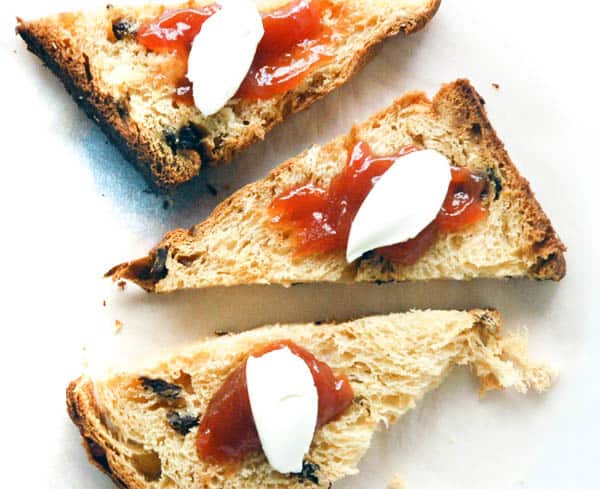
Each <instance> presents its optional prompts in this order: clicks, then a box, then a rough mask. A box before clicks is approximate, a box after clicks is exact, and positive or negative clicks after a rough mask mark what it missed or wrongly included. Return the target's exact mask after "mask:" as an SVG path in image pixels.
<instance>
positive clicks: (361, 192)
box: [269, 142, 488, 265]
mask: <svg viewBox="0 0 600 489" xmlns="http://www.w3.org/2000/svg"><path fill="white" fill-rule="evenodd" d="M414 151H418V148H417V147H415V146H406V147H404V148H402V149H401V150H400V151H399V152H398V153H397V154H395V155H391V156H377V155H375V154H373V152H372V150H371V148H370V147H369V145H368V144H367V143H365V142H358V143H356V144H355V145H354V147H353V148H352V149H351V150H350V152H349V155H348V162H347V165H346V168H345V169H344V171H343V172H342V173H341V174H340V175H338V176H336V177H335V178H333V180H332V181H331V183H330V185H329V187H328V188H326V189H325V188H321V187H317V186H315V185H313V184H311V183H309V184H306V185H300V186H297V187H294V188H292V189H290V190H288V191H286V192H284V193H283V194H281V195H280V196H278V197H277V198H276V199H275V200H274V201H273V202H272V203H271V206H270V208H269V211H270V213H271V215H272V216H273V219H272V223H273V225H274V226H277V227H279V228H281V229H283V230H285V231H288V232H290V233H291V235H292V237H293V239H294V241H295V245H296V254H297V255H299V256H302V255H309V254H314V253H328V252H337V251H341V250H345V249H346V246H347V243H348V236H349V234H350V227H351V225H352V221H353V220H354V217H355V216H356V213H357V212H358V209H359V208H360V206H361V204H362V203H363V201H364V200H365V198H366V197H367V195H368V194H369V192H370V191H371V189H372V188H373V185H374V184H375V183H376V182H377V179H378V178H379V177H380V176H381V175H383V174H384V173H385V172H386V171H387V170H388V169H389V168H390V166H391V165H392V164H393V163H394V161H396V160H397V159H398V158H401V157H402V156H405V155H407V154H409V153H412V152H414ZM451 170H452V181H451V183H450V187H449V189H448V194H447V196H446V200H445V201H444V204H443V206H442V209H441V210H440V213H439V214H438V216H437V217H436V219H435V220H434V221H433V222H432V223H431V224H430V225H429V226H428V227H426V228H425V229H424V230H423V231H422V232H421V233H420V234H419V235H418V236H416V237H415V238H413V239H411V240H409V241H407V242H405V243H401V244H397V245H393V246H388V247H385V248H380V249H378V250H377V252H378V253H379V254H380V255H382V256H383V257H384V258H387V259H389V260H390V261H392V262H394V263H397V264H400V265H411V264H414V263H415V262H416V261H417V260H419V258H421V257H422V256H423V255H424V254H425V253H426V252H427V250H428V249H429V248H430V247H431V246H432V245H433V244H434V243H435V242H436V240H437V238H438V236H439V234H440V233H444V232H446V233H447V232H453V231H458V230H461V229H463V228H465V227H467V226H469V225H471V224H474V223H476V222H477V221H479V220H480V219H483V217H484V216H485V215H486V214H487V210H486V208H485V207H484V205H483V203H482V201H481V195H482V193H483V192H484V191H485V189H486V188H487V184H488V182H487V179H486V178H485V177H483V176H481V175H477V174H475V173H472V172H471V171H469V170H468V169H465V168H459V167H452V168H451ZM415 184H417V185H419V184H421V182H415ZM424 184H426V182H424Z"/></svg>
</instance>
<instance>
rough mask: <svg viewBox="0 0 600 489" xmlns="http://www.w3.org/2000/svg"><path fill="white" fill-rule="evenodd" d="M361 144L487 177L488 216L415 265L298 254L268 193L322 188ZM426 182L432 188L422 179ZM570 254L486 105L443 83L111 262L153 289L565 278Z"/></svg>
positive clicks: (465, 89) (118, 273) (443, 240)
mask: <svg viewBox="0 0 600 489" xmlns="http://www.w3.org/2000/svg"><path fill="white" fill-rule="evenodd" d="M357 139H360V140H365V141H366V142H368V143H369V144H370V145H371V146H372V147H373V148H374V150H375V151H376V152H377V153H378V154H393V153H394V152H396V151H398V150H399V149H400V148H401V147H403V146H405V145H407V144H418V145H420V146H422V147H425V148H431V149H435V150H437V151H440V152H441V153H443V154H444V155H446V156H447V157H448V158H449V159H450V161H451V162H452V164H454V165H458V166H461V167H467V168H469V169H472V170H473V171H477V172H487V173H488V174H489V175H490V176H491V180H490V182H491V185H493V187H494V188H492V189H491V190H490V193H489V194H490V198H489V199H488V200H489V202H488V209H489V211H488V216H487V217H486V218H485V219H484V220H483V221H481V222H479V223H477V224H475V225H473V226H470V227H468V228H466V229H465V230H463V231H459V232H454V233H450V234H447V235H444V236H441V237H440V238H439V239H438V241H437V243H436V244H435V245H434V246H433V247H432V248H431V249H430V250H429V251H428V252H427V253H426V254H425V255H424V256H423V257H422V258H421V259H420V260H419V261H418V262H417V263H416V264H414V265H410V266H400V265H395V264H393V263H391V262H388V261H386V260H384V259H383V258H381V257H379V256H378V255H376V254H371V255H368V254H367V255H366V256H364V257H363V258H362V259H360V260H359V261H358V262H355V263H353V264H351V265H348V264H347V263H346V260H345V256H344V252H339V253H328V254H321V255H311V256H302V257H299V256H296V255H295V254H294V244H293V241H292V239H291V238H290V237H289V236H288V235H286V234H285V233H284V232H283V231H281V230H278V229H275V228H274V227H273V226H271V225H269V221H270V219H271V217H270V215H269V213H268V212H267V210H268V207H269V205H270V203H271V202H272V200H273V198H274V197H275V196H277V195H279V194H280V193H282V192H283V191H284V190H286V189H288V188H290V187H292V186H294V185H297V184H300V183H304V182H312V183H315V184H318V185H323V184H326V183H327V182H329V181H330V180H331V179H332V178H333V177H334V176H335V175H336V174H338V173H339V172H340V171H341V170H342V169H343V168H344V165H345V164H346V158H347V147H348V146H349V145H350V144H352V141H354V140H357ZM422 184H423V185H427V182H422ZM564 251H565V247H564V245H563V244H562V242H561V241H560V239H559V237H558V236H557V234H556V233H555V231H554V229H553V227H552V225H551V223H550V221H549V219H548V218H547V217H546V215H545V214H544V212H543V211H542V209H541V207H540V205H539V204H538V202H537V201H536V199H535V197H534V195H533V193H532V191H531V189H530V187H529V184H528V182H527V181H526V180H525V179H524V178H523V177H522V176H521V175H520V174H519V172H518V170H517V169H516V167H515V166H514V165H513V163H512V162H511V160H510V158H509V156H508V154H507V153H506V151H505V149H504V146H503V144H502V143H501V142H500V140H499V139H498V137H497V136H496V133H495V131H494V129H493V128H492V126H491V124H490V122H489V121H488V119H487V116H486V113H485V110H484V106H483V100H482V99H481V97H480V96H479V95H478V94H477V92H476V91H475V89H474V88H473V87H472V86H471V85H470V84H469V82H468V81H466V80H459V81H456V82H454V83H450V84H447V85H444V86H443V87H442V89H441V90H440V91H439V93H438V94H437V95H436V96H435V98H434V99H433V101H430V100H429V99H428V98H427V97H426V95H425V94H424V93H421V92H413V93H408V94H406V95H404V96H403V97H402V98H400V99H398V100H396V102H395V103H394V104H393V105H392V106H391V107H389V108H388V109H386V110H384V111H382V112H380V113H379V114H377V115H375V116H373V117H372V118H370V119H369V120H367V121H366V122H364V123H363V124H360V125H358V126H355V127H354V128H353V130H352V132H351V133H350V134H349V135H347V136H342V137H339V138H337V139H335V140H333V141H332V142H330V143H329V144H326V145H325V146H322V147H321V146H314V147H312V148H311V149H309V150H308V151H305V152H304V153H302V154H301V155H299V156H297V157H295V158H293V159H291V160H289V161H287V162H285V163H283V164H282V165H280V166H279V167H277V168H276V169H275V170H273V171H272V172H271V173H270V174H269V175H268V176H267V177H266V178H265V179H264V180H261V181H259V182H256V183H254V184H251V185H248V186H246V187H244V188H243V189H241V190H240V191H238V192H236V193H235V194H233V196H231V197H230V198H229V199H227V200H226V201H225V202H223V203H222V204H221V205H220V206H219V207H217V209H216V210H215V211H214V212H213V214H212V215H211V216H210V217H209V218H208V219H207V220H206V221H205V222H203V223H201V224H198V225H197V226H195V227H193V228H192V229H190V230H176V231H173V232H171V233H169V234H167V235H166V236H165V237H164V239H163V240H162V241H161V242H160V243H159V244H158V245H157V246H156V247H155V248H154V249H153V250H152V251H151V252H150V253H149V255H148V256H147V257H145V258H142V259H140V260H136V261H133V262H130V263H125V264H122V265H119V266H117V267H114V268H113V269H112V270H110V271H109V272H108V275H109V276H112V277H113V278H114V279H115V280H121V279H129V280H133V281H135V282H137V283H138V284H139V285H140V286H142V287H144V288H145V289H147V290H149V291H154V292H169V291H173V290H176V289H183V288H203V287H212V286H231V285H239V284H256V283H261V284H265V283H270V284H282V285H290V284H294V283H307V282H386V281H405V280H430V279H458V280H465V279H471V278H479V277H491V278H504V277H529V278H534V279H539V280H560V279H561V278H562V277H563V276H564V275H565V272H566V264H565V258H564Z"/></svg>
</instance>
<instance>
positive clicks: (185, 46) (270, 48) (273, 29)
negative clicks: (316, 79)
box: [137, 0, 335, 105]
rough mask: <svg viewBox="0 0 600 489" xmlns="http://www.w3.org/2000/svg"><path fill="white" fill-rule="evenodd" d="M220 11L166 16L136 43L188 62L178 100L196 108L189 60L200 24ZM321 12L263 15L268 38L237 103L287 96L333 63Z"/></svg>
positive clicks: (315, 8)
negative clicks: (313, 72) (314, 72)
mask: <svg viewBox="0 0 600 489" xmlns="http://www.w3.org/2000/svg"><path fill="white" fill-rule="evenodd" d="M218 8H219V7H218V6H217V5H210V6H207V7H203V8H200V9H184V10H173V11H167V12H165V13H164V14H163V15H161V16H160V17H158V18H157V19H154V20H152V21H150V22H147V23H145V24H144V25H142V27H141V28H140V29H139V31H138V34H137V40H138V42H139V43H140V44H142V45H143V46H145V47H146V48H148V49H149V50H150V51H157V52H164V51H167V52H176V53H178V54H179V55H181V56H182V57H183V58H185V61H186V62H185V63H182V64H181V65H182V69H183V72H182V73H178V74H177V76H176V77H175V78H176V80H177V89H176V91H175V95H174V98H175V100H176V101H178V102H182V103H185V104H188V105H192V104H193V97H192V96H191V92H192V84H191V82H190V81H188V80H187V79H185V74H186V65H187V57H188V56H189V52H190V49H191V45H192V41H193V40H194V37H195V36H196V35H197V34H198V32H200V29H201V27H202V24H203V23H204V22H205V21H206V19H208V18H209V17H210V16H211V15H212V14H214V13H215V12H216V11H217V10H218ZM322 9H323V6H322V2H321V0H292V1H291V2H290V3H288V4H286V5H284V6H282V7H280V8H277V9H275V10H272V11H270V12H265V13H262V14H261V15H262V19H263V26H264V29H265V34H264V37H263V39H262V40H261V42H260V44H259V46H258V49H257V52H256V56H255V58H254V62H253V63H252V67H251V68H250V71H249V72H248V75H247V76H246V78H245V80H244V81H243V83H242V85H241V87H240V89H239V91H238V93H237V94H236V97H238V98H243V99H251V100H252V99H266V98H270V97H272V96H274V95H277V94H280V93H284V92H286V91H288V90H291V89H293V88H295V87H296V86H297V85H298V84H299V83H300V82H301V81H302V79H303V78H304V77H305V76H306V75H307V74H308V73H309V72H310V71H311V70H313V69H314V68H316V67H317V66H319V65H320V64H321V63H323V62H324V61H326V60H327V59H330V58H331V54H330V46H331V43H332V42H333V39H334V37H335V36H334V34H333V33H332V32H331V30H329V29H325V28H324V27H323V26H322V24H321V15H322ZM181 92H184V95H183V96H182V95H181Z"/></svg>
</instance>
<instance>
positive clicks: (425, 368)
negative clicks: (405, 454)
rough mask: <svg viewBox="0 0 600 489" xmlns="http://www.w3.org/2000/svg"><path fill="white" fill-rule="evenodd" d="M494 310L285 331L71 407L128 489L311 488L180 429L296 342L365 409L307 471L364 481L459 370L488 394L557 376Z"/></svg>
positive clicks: (231, 341) (134, 377) (264, 333)
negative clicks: (245, 368)
mask: <svg viewBox="0 0 600 489" xmlns="http://www.w3.org/2000/svg"><path fill="white" fill-rule="evenodd" d="M500 329H501V318H500V315H499V314H498V313H497V312H495V311H484V310H474V311H470V312H461V311H412V312H409V313H404V314H391V315H388V316H374V317H367V318H363V319H358V320H355V321H349V322H346V323H341V324H326V325H319V326H317V325H315V324H308V325H306V324H305V325H284V326H281V325H278V326H269V327H264V328H260V329H257V330H253V331H249V332H246V333H242V334H237V335H230V336H224V337H219V338H214V339H208V340H205V341H204V342H201V343H198V344H196V345H193V346H190V347H188V348H187V349H185V350H183V351H180V352H177V353H176V354H174V355H173V356H170V357H168V358H166V359H163V360H161V361H159V362H154V364H153V366H151V367H149V368H143V369H142V368H140V369H139V370H137V371H129V372H123V373H118V374H114V375H111V376H110V377H108V378H106V379H103V380H97V379H96V380H92V379H91V378H89V377H85V376H84V377H81V378H79V379H78V380H76V381H74V382H73V383H71V385H70V386H69V388H68V390H67V405H68V409H69V414H70V416H71V419H72V420H73V422H74V423H75V424H76V425H77V426H78V428H79V430H80V432H81V435H82V437H83V442H84V446H85V447H86V450H87V452H88V455H89V458H90V460H91V461H92V463H93V464H94V465H96V466H97V467H98V468H100V469H101V470H103V471H104V472H106V473H107V474H108V475H110V476H111V477H112V479H113V480H114V481H115V482H116V483H117V484H119V485H120V486H121V487H125V488H130V489H131V488H135V489H155V488H171V487H172V488H175V487H185V488H188V489H192V488H198V489H200V488H202V489H221V488H231V489H234V488H235V489H238V488H245V489H253V488H277V489H283V488H300V487H311V486H313V483H314V480H313V483H311V482H310V481H307V480H303V479H302V478H301V477H299V476H297V475H282V474H278V473H276V472H274V471H273V470H272V469H271V468H270V466H269V465H268V463H267V462H266V459H265V457H264V455H262V454H261V453H257V454H255V455H252V456H249V457H248V458H247V459H245V460H244V461H242V462H241V463H240V464H239V465H236V466H233V467H231V466H228V467H226V466H220V465H211V464H208V463H206V462H204V461H201V460H200V459H199V458H198V456H197V455H196V449H195V437H196V433H197V428H195V427H192V428H191V429H190V431H189V432H188V433H186V434H185V435H184V434H182V433H180V432H177V431H176V430H174V429H173V427H172V426H170V424H169V422H168V420H167V415H168V413H169V412H172V411H176V412H182V413H192V414H194V415H197V414H199V415H201V414H202V412H204V410H205V409H206V406H207V404H208V402H209V401H210V399H211V397H212V395H213V393H214V392H215V391H216V390H217V389H218V388H219V387H220V386H221V384H222V383H223V381H224V380H225V378H226V376H227V375H228V374H229V372H231V371H232V370H234V369H235V368H236V367H237V366H238V365H239V364H240V362H241V361H243V358H245V356H246V355H247V354H248V352H249V351H250V350H252V349H253V348H254V347H256V346H259V345H262V344H265V343H268V342H271V341H276V340H280V339H289V340H292V341H294V342H296V343H297V344H299V345H300V346H302V347H304V348H306V349H307V350H309V351H310V352H311V353H313V354H314V355H316V356H317V357H318V358H320V359H321V360H324V361H326V362H327V363H328V364H329V365H330V367H331V368H332V369H333V370H334V371H336V372H340V373H344V374H345V375H347V376H348V378H349V379H350V382H351V385H352V388H353V390H354V394H355V399H354V402H353V403H352V404H351V406H350V407H349V408H348V409H347V411H346V412H345V413H344V414H343V415H342V417H341V418H339V419H338V420H336V421H334V422H332V423H330V424H328V425H326V426H324V427H323V428H321V429H319V431H318V432H317V433H316V435H315V439H314V441H313V444H312V447H311V449H310V452H309V454H308V455H307V461H308V462H310V463H311V464H313V466H315V467H318V469H317V471H316V473H315V474H313V475H316V478H317V480H318V483H317V485H316V486H318V487H323V488H327V487H331V486H330V485H331V484H332V483H333V482H335V481H337V480H339V479H341V478H343V477H346V476H348V475H352V474H356V473H357V472H358V469H357V464H358V462H359V461H360V459H361V457H362V456H363V455H364V453H365V452H366V451H367V449H368V447H369V445H370V443H371V438H372V436H373V434H374V432H375V431H376V430H377V429H378V428H379V427H381V426H389V425H391V424H392V423H394V422H396V421H397V420H398V419H399V418H400V417H401V416H402V415H403V414H405V413H406V412H407V411H409V410H410V409H412V408H413V407H414V406H415V404H416V403H417V402H418V401H419V400H420V399H422V398H423V396H424V395H425V394H426V393H427V392H429V391H431V390H433V389H435V388H436V387H437V386H438V385H439V384H440V383H441V382H443V380H444V379H445V378H446V376H447V375H448V374H449V372H450V371H452V369H453V368H454V367H455V366H457V365H465V366H469V368H470V369H471V371H472V372H473V373H474V374H475V375H476V376H477V377H478V378H479V380H480V385H481V390H480V392H481V394H485V392H486V391H488V390H493V389H504V388H508V387H513V388H515V389H516V390H517V391H519V392H521V393H525V392H526V391H527V390H528V389H530V388H532V389H534V390H536V391H539V392H542V391H544V390H546V389H547V388H548V387H549V386H550V385H551V383H552V379H553V375H554V373H553V371H552V369H550V368H549V367H547V366H546V365H543V364H540V363H536V362H532V361H530V360H529V359H528V358H527V353H526V351H527V340H526V337H525V336H524V335H523V334H519V333H517V334H507V335H502V334H501V332H500ZM141 377H147V378H151V379H161V380H164V381H165V382H168V383H170V384H174V385H176V386H179V389H180V394H179V395H178V397H177V398H175V399H173V398H172V397H171V398H165V397H160V396H159V395H158V394H157V393H154V392H152V391H148V390H146V389H144V387H143V386H142V384H141V383H140V378H141Z"/></svg>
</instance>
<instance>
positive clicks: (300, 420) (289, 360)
mask: <svg viewBox="0 0 600 489" xmlns="http://www.w3.org/2000/svg"><path fill="white" fill-rule="evenodd" d="M246 383H247V385H248V397H249V399H250V407H251V410H252V417H253V418H254V424H255V426H256V431H257V432H258V437H259V439H260V443H261V445H262V448H263V451H264V452H265V455H266V457H267V460H268V461H269V464H270V465H271V467H273V468H274V469H275V470H276V471H277V472H281V473H283V474H287V473H299V472H302V462H303V460H304V455H306V454H307V453H308V451H309V449H310V444H311V442H312V439H313V436H314V433H315V428H316V426H317V414H318V409H319V398H318V393H317V388H316V387H315V383H314V380H313V377H312V374H311V372H310V370H309V368H308V366H307V365H306V362H305V361H304V360H302V359H301V358H300V357H298V356H296V355H294V354H293V353H292V352H291V350H290V349H289V348H287V347H284V348H281V349H279V350H275V351H272V352H269V353H266V354H264V355H262V356H261V357H258V358H256V357H252V356H250V357H249V358H248V361H247V363H246Z"/></svg>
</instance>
